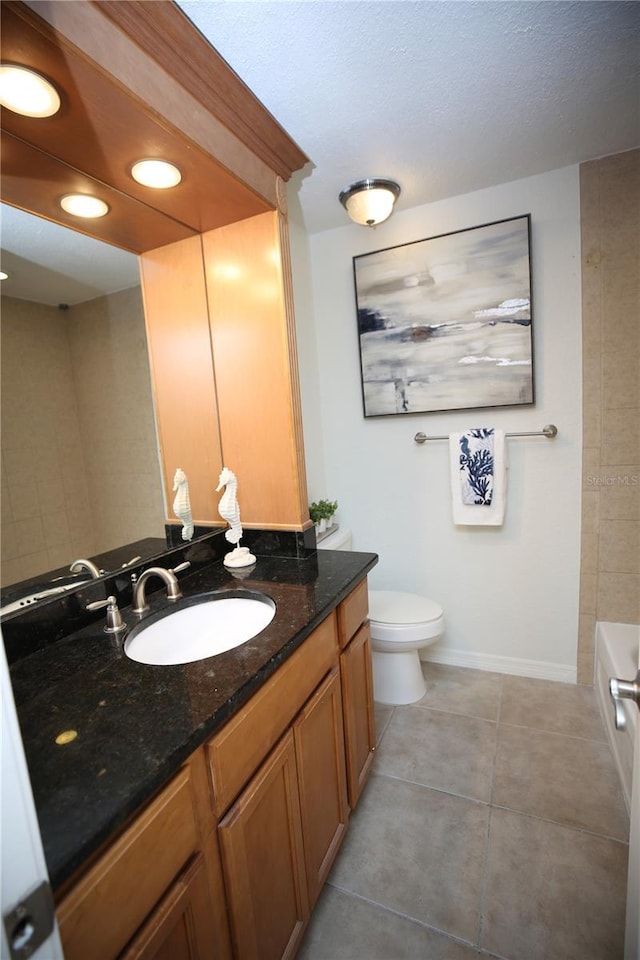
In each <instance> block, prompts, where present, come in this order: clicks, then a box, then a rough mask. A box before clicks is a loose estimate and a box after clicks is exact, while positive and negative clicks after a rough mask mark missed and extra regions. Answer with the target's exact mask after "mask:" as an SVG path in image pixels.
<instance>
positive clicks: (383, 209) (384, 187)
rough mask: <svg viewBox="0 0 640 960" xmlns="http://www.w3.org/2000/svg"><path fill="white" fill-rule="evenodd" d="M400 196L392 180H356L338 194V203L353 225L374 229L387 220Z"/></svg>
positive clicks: (378, 178) (376, 178)
mask: <svg viewBox="0 0 640 960" xmlns="http://www.w3.org/2000/svg"><path fill="white" fill-rule="evenodd" d="M399 196H400V187H399V185H398V184H397V183H396V182H395V181H394V180H383V179H382V178H380V177H372V178H370V179H367V180H358V181H357V183H352V184H351V186H350V187H346V188H345V189H344V190H343V191H342V192H341V194H340V203H341V204H342V205H343V207H344V208H345V209H346V211H347V213H348V214H349V216H350V217H351V219H352V220H353V221H354V222H355V223H361V224H362V225H363V226H367V227H375V225H376V224H378V223H382V222H383V221H384V220H387V219H388V218H389V217H390V216H391V213H392V211H393V206H394V204H395V202H396V200H397V199H398V197H399Z"/></svg>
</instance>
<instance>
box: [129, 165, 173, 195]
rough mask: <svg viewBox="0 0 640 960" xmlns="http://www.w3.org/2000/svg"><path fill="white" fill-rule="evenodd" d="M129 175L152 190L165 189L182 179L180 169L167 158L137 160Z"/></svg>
mask: <svg viewBox="0 0 640 960" xmlns="http://www.w3.org/2000/svg"><path fill="white" fill-rule="evenodd" d="M131 176H132V177H133V179H134V180H135V181H137V183H141V184H142V186H143V187H153V189H154V190H167V189H168V188H169V187H175V186H177V185H178V184H179V183H180V181H181V180H182V174H181V173H180V170H179V169H178V168H177V167H176V165H175V164H174V163H169V161H168V160H138V161H137V162H136V163H134V165H133V166H132V168H131Z"/></svg>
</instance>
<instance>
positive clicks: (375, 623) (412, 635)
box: [318, 528, 444, 706]
mask: <svg viewBox="0 0 640 960" xmlns="http://www.w3.org/2000/svg"><path fill="white" fill-rule="evenodd" d="M351 542H352V539H351V533H350V531H349V530H345V529H342V528H339V529H338V530H336V531H335V532H334V533H332V534H330V535H329V536H328V537H325V538H324V539H323V540H322V541H321V542H320V543H318V549H319V550H350V549H351ZM369 625H370V630H371V649H372V659H373V694H374V699H375V700H376V701H377V702H378V703H388V704H392V705H394V706H400V705H402V704H407V703H415V701H416V700H420V699H421V698H422V697H423V696H424V695H425V693H426V689H427V688H426V684H425V680H424V674H423V672H422V664H421V663H420V656H419V653H418V651H419V650H421V649H422V648H423V647H426V646H429V644H431V643H435V641H436V640H438V639H439V638H440V637H441V636H442V634H443V632H444V615H443V611H442V607H441V606H440V605H439V604H438V603H435V601H433V600H430V599H428V598H427V597H422V596H419V595H418V594H415V593H403V592H401V591H395V590H369Z"/></svg>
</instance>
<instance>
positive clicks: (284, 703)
mask: <svg viewBox="0 0 640 960" xmlns="http://www.w3.org/2000/svg"><path fill="white" fill-rule="evenodd" d="M366 616H367V581H366V579H364V580H363V581H362V582H361V583H360V584H359V585H358V586H357V587H356V588H355V590H354V591H353V592H352V593H351V594H350V595H349V596H348V597H347V598H346V599H345V600H343V601H342V603H341V604H339V606H338V608H337V610H336V611H334V612H332V613H331V614H330V615H329V616H328V617H327V618H326V620H324V621H323V622H322V623H321V624H320V625H319V626H318V627H317V628H316V629H315V630H314V631H313V633H312V634H311V635H310V636H309V637H308V638H307V639H306V640H305V641H304V643H303V644H302V645H301V646H300V647H299V648H298V649H297V650H296V651H295V652H294V653H293V654H292V655H291V656H290V657H289V658H288V659H287V660H286V661H285V662H284V663H283V664H282V665H281V666H280V667H279V669H278V670H277V671H276V672H275V673H274V674H273V676H271V677H270V678H269V679H268V680H267V681H266V682H265V683H264V684H263V685H262V687H260V689H259V690H258V691H257V692H256V693H255V694H254V695H253V696H252V697H251V699H250V700H249V701H248V702H247V703H246V704H245V705H244V706H243V707H241V708H240V709H239V710H238V711H237V713H235V714H234V715H233V716H232V717H231V719H230V720H229V721H228V723H226V724H225V726H224V727H222V728H221V729H220V730H219V731H218V732H217V733H216V734H215V735H214V736H213V737H212V738H211V740H210V741H209V742H208V743H205V744H204V745H203V746H202V747H200V748H199V749H198V750H196V752H195V753H194V754H193V755H192V756H191V757H190V759H189V760H188V762H187V763H186V764H185V765H184V766H183V767H182V768H181V769H180V770H179V771H178V773H177V774H176V775H175V776H174V778H173V779H172V780H171V781H170V783H169V784H168V785H167V786H166V787H164V788H163V789H162V790H161V791H160V792H159V793H158V794H157V796H156V797H155V798H154V799H153V800H152V801H151V802H150V803H149V804H148V805H147V806H146V807H145V808H144V809H143V810H142V812H141V813H139V814H138V815H137V816H136V817H135V819H133V820H132V822H131V823H130V824H129V825H128V826H127V827H126V828H125V829H124V830H123V832H122V833H121V834H120V836H119V837H118V838H117V839H116V840H115V841H114V842H113V843H112V844H111V845H110V846H109V847H108V848H107V850H106V852H104V853H103V854H102V855H101V856H99V857H98V858H97V859H96V860H95V861H94V862H93V863H92V865H91V866H90V867H89V868H88V869H87V870H86V871H85V872H84V873H83V874H82V876H80V878H79V879H78V880H77V881H76V882H75V884H74V885H73V886H72V887H71V888H70V890H69V891H68V892H67V893H66V894H65V895H64V896H63V898H62V899H61V901H60V902H59V904H58V909H57V916H58V923H59V927H60V935H61V938H62V944H63V949H64V953H65V958H66V960H88V958H90V960H231V958H232V957H234V958H235V960H287V958H292V957H294V955H295V953H296V951H297V949H298V947H299V945H300V942H301V939H302V936H303V934H304V931H305V928H306V926H307V923H308V920H309V917H310V914H311V911H312V910H313V907H314V905H315V903H316V901H317V899H318V896H319V895H320V891H321V889H322V885H323V884H324V882H325V880H326V878H327V876H328V873H329V870H330V869H331V866H332V864H333V861H334V858H335V856H336V853H337V852H338V850H339V848H340V844H341V842H342V840H343V837H344V834H345V831H346V829H347V825H348V817H349V812H350V808H351V809H353V808H354V806H355V804H356V802H357V799H358V797H359V795H360V792H361V790H362V787H363V784H364V782H365V779H366V777H367V775H368V773H369V769H370V766H371V761H372V756H373V749H374V743H375V739H374V737H375V730H374V722H373V690H372V683H371V660H370V656H371V654H370V642H369V632H368V624H367V621H366Z"/></svg>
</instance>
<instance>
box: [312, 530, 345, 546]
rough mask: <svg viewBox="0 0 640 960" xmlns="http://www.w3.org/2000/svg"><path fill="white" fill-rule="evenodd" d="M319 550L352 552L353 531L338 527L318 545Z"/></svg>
mask: <svg viewBox="0 0 640 960" xmlns="http://www.w3.org/2000/svg"><path fill="white" fill-rule="evenodd" d="M318 550H351V530H347V529H346V527H338V529H337V530H335V531H334V532H333V533H330V534H329V536H328V537H323V538H322V540H321V541H320V542H319V544H318Z"/></svg>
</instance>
